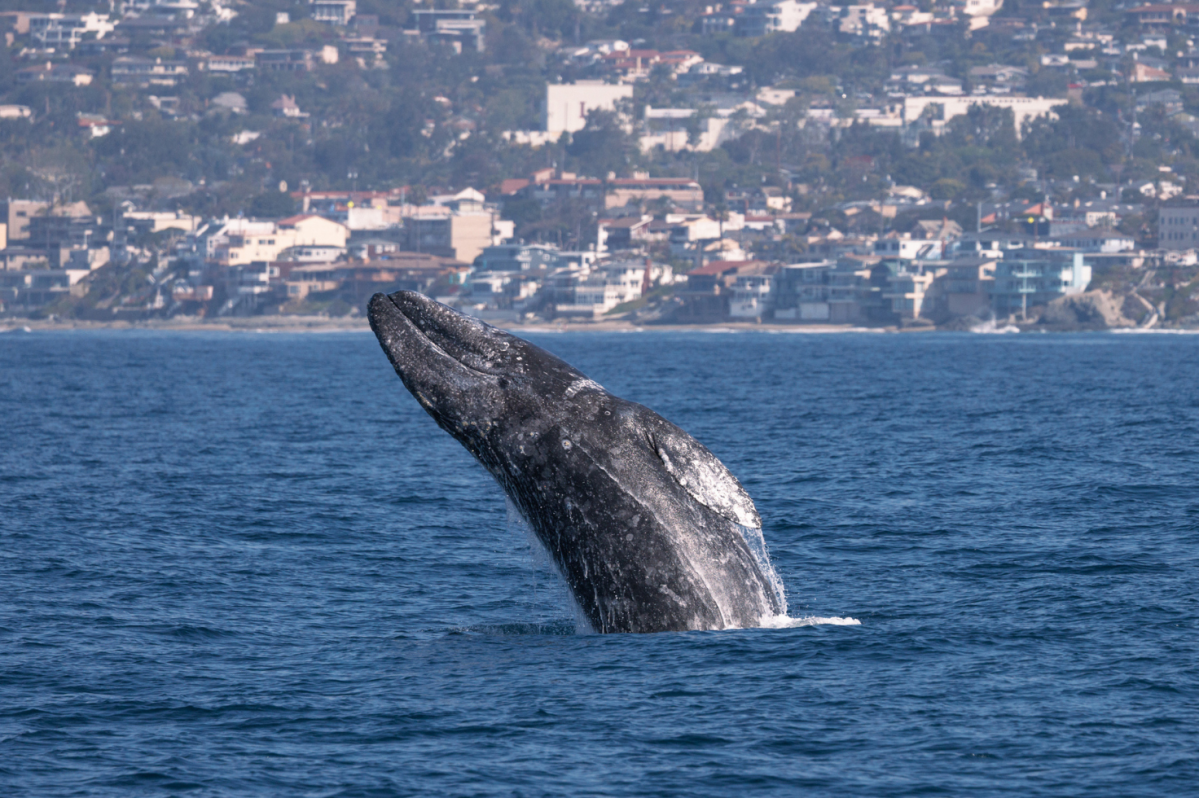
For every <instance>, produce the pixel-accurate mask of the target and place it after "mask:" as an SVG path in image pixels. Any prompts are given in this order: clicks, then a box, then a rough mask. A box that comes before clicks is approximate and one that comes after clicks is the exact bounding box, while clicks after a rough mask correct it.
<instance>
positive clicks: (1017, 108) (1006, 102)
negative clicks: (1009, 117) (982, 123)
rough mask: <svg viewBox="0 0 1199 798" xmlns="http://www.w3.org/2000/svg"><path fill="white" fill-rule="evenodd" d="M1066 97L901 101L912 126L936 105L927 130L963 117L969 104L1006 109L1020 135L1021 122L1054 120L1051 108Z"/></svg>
mask: <svg viewBox="0 0 1199 798" xmlns="http://www.w3.org/2000/svg"><path fill="white" fill-rule="evenodd" d="M1069 102H1070V101H1069V100H1059V99H1053V98H1048V97H996V96H990V95H970V96H965V97H905V98H904V100H903V111H902V114H903V123H904V125H912V124H914V123H915V122H917V121H919V120H921V118H922V117H923V116H924V112H925V110H927V109H928V108H929V106H939V110H938V111H937V112H936V116H935V118H934V119H932V120H931V122H930V124H929V129H931V130H932V131H933V132H934V133H938V134H939V133H940V132H941V130H943V129H944V126H945V124H946V123H948V122H949V121H950V120H951V119H953V118H954V117H958V116H963V115H964V114H966V113H967V112H968V111H969V110H970V109H971V108H972V107H974V106H976V105H984V106H988V107H991V108H1007V109H1010V110H1011V111H1012V113H1013V114H1014V115H1015V123H1016V136H1017V137H1019V136H1020V135H1021V131H1022V129H1023V127H1024V123H1025V122H1027V121H1030V120H1032V119H1037V118H1039V117H1049V118H1050V119H1055V118H1056V115H1055V114H1054V112H1053V109H1054V108H1057V107H1059V106H1063V105H1067V104H1069Z"/></svg>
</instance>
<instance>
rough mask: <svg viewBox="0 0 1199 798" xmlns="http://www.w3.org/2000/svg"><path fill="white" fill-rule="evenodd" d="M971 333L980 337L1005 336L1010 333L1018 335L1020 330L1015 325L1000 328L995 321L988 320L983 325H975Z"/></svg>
mask: <svg viewBox="0 0 1199 798" xmlns="http://www.w3.org/2000/svg"><path fill="white" fill-rule="evenodd" d="M970 332H972V333H978V334H979V335H1005V334H1008V333H1018V332H1020V328H1019V327H1017V326H1016V325H1014V324H1004V325H1002V326H1000V325H999V324H997V323H996V321H995V319H987V320H986V321H984V322H982V323H981V324H975V325H973V326H972V327H971V328H970Z"/></svg>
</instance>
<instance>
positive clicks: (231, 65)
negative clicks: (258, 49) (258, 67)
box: [204, 55, 255, 74]
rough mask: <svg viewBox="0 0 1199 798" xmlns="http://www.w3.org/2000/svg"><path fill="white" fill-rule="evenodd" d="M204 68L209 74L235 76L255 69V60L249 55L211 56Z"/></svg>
mask: <svg viewBox="0 0 1199 798" xmlns="http://www.w3.org/2000/svg"><path fill="white" fill-rule="evenodd" d="M204 66H205V68H207V70H208V71H209V72H216V73H218V74H233V73H235V72H245V71H246V70H249V69H253V68H254V66H255V59H254V57H253V56H249V55H210V56H208V60H207V61H206V62H205V63H204Z"/></svg>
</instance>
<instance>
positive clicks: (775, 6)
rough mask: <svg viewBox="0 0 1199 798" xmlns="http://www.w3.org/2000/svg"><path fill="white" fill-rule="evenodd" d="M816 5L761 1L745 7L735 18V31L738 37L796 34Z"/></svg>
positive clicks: (776, 0) (793, 1)
mask: <svg viewBox="0 0 1199 798" xmlns="http://www.w3.org/2000/svg"><path fill="white" fill-rule="evenodd" d="M816 7H817V5H816V3H800V2H797V1H796V0H773V2H772V0H759V2H756V3H749V4H747V5H745V6H744V7H743V9H742V11H741V13H740V14H737V15H736V16H734V17H733V30H734V31H735V32H736V34H737V35H738V36H754V37H756V36H766V35H768V34H771V33H794V32H795V31H797V30H799V27H800V25H802V24H803V23H804V20H806V19H807V18H808V16H809V15H810V14H811V13H812V12H813V11H815V10H816Z"/></svg>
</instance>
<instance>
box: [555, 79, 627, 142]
mask: <svg viewBox="0 0 1199 798" xmlns="http://www.w3.org/2000/svg"><path fill="white" fill-rule="evenodd" d="M632 98H633V87H632V86H629V85H619V84H611V83H601V82H599V81H579V82H578V83H551V84H549V85H548V86H546V87H545V108H544V109H543V115H542V122H543V124H542V129H543V130H545V131H546V132H547V133H551V134H561V133H563V132H568V133H573V132H576V131H579V130H582V129H583V128H584V127H586V126H587V114H588V113H590V112H591V111H616V110H617V103H618V102H620V101H621V100H631V99H632Z"/></svg>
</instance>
